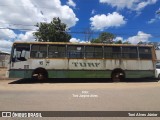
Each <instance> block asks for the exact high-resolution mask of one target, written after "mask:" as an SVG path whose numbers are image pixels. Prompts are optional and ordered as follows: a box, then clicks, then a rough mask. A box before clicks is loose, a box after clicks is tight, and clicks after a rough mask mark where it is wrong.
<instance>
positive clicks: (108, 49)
mask: <svg viewBox="0 0 160 120" xmlns="http://www.w3.org/2000/svg"><path fill="white" fill-rule="evenodd" d="M104 58H112V47H111V46H105V47H104Z"/></svg>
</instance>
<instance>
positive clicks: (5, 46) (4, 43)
mask: <svg viewBox="0 0 160 120" xmlns="http://www.w3.org/2000/svg"><path fill="white" fill-rule="evenodd" d="M0 42H1V44H0V51H4V52H9V53H10V52H11V47H12V44H13V42H11V41H8V40H0Z"/></svg>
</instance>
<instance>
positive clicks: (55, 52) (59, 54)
mask: <svg viewBox="0 0 160 120" xmlns="http://www.w3.org/2000/svg"><path fill="white" fill-rule="evenodd" d="M65 52H66V47H65V45H49V48H48V57H49V58H65V56H66V54H65Z"/></svg>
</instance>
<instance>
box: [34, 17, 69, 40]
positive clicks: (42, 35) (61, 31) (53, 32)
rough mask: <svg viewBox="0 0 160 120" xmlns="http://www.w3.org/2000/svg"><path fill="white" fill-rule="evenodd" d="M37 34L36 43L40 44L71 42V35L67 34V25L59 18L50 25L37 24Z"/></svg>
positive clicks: (35, 33)
mask: <svg viewBox="0 0 160 120" xmlns="http://www.w3.org/2000/svg"><path fill="white" fill-rule="evenodd" d="M36 27H38V30H37V32H34V33H33V35H34V36H35V39H36V41H39V42H69V40H70V39H71V35H69V34H68V33H66V28H67V25H66V24H64V23H62V22H61V20H60V19H59V18H53V20H52V21H51V22H50V23H44V22H43V23H42V22H41V23H37V24H36Z"/></svg>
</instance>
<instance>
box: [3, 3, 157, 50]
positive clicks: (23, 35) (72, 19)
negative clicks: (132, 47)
mask: <svg viewBox="0 0 160 120" xmlns="http://www.w3.org/2000/svg"><path fill="white" fill-rule="evenodd" d="M157 11H160V0H5V1H4V0H0V17H1V19H0V43H1V44H0V51H7V52H9V51H10V49H11V46H12V44H13V42H14V41H34V40H35V39H34V37H33V35H32V33H33V32H34V31H35V30H36V29H37V28H35V27H34V25H35V24H36V23H37V22H48V23H49V22H50V21H51V20H52V18H53V17H59V18H60V19H61V20H62V22H64V23H65V24H67V26H68V27H69V28H70V32H71V33H70V34H71V35H72V39H71V40H70V41H71V42H87V41H88V37H89V36H88V35H85V34H80V33H81V32H87V31H91V32H92V34H91V36H90V39H91V38H95V37H97V36H98V35H99V33H101V32H111V33H113V34H115V35H116V38H115V41H116V40H122V41H123V42H125V41H129V42H131V43H132V44H137V43H138V42H139V41H142V42H149V41H150V42H160V41H159V39H160V32H159V31H160V14H157ZM73 32H76V33H73Z"/></svg>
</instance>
